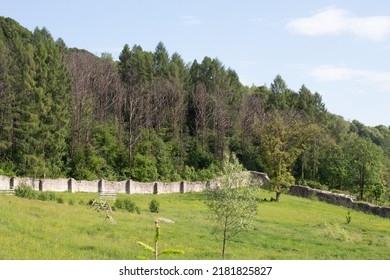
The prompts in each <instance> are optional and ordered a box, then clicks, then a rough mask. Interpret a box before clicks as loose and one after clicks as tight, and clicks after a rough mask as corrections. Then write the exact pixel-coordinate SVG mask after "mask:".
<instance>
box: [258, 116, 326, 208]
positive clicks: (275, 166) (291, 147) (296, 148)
mask: <svg viewBox="0 0 390 280" xmlns="http://www.w3.org/2000/svg"><path fill="white" fill-rule="evenodd" d="M258 123H259V125H258V129H257V132H256V133H257V137H258V139H259V141H260V143H261V151H260V153H261V155H262V158H263V162H264V164H265V170H266V172H267V174H268V176H269V177H270V178H271V183H270V188H271V190H273V191H275V192H276V201H279V197H280V194H281V193H282V192H283V191H285V190H287V189H288V187H289V186H291V185H292V184H294V182H295V178H294V177H293V175H292V174H291V169H292V167H293V165H294V163H295V162H296V160H297V158H298V157H299V156H300V155H301V153H302V152H303V151H304V149H305V144H306V142H307V141H308V140H309V139H310V138H312V137H315V134H316V133H317V132H318V131H319V128H318V126H316V125H315V124H307V123H306V122H305V121H303V120H301V119H300V116H299V115H298V114H296V113H294V112H292V111H291V112H288V113H285V114H283V113H281V112H279V111H273V112H271V113H270V114H268V115H267V119H266V120H265V121H264V122H260V120H259V121H258Z"/></svg>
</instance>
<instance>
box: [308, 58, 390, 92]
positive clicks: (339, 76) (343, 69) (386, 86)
mask: <svg viewBox="0 0 390 280" xmlns="http://www.w3.org/2000/svg"><path fill="white" fill-rule="evenodd" d="M309 76H311V77H313V78H315V79H317V80H319V81H324V82H335V81H356V82H360V83H364V84H369V85H373V86H375V87H376V88H378V89H379V90H381V91H390V72H386V71H375V70H369V69H359V68H351V67H347V66H342V65H327V64H326V65H319V66H317V67H314V68H312V69H311V70H310V71H309Z"/></svg>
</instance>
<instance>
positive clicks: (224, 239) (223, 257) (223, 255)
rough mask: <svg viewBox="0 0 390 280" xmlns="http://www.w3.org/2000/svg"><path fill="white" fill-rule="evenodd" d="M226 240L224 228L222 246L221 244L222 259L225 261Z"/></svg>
mask: <svg viewBox="0 0 390 280" xmlns="http://www.w3.org/2000/svg"><path fill="white" fill-rule="evenodd" d="M226 239H227V229H226V227H225V229H224V231H223V244H222V259H223V260H224V259H225V251H226Z"/></svg>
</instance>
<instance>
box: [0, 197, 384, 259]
mask: <svg viewBox="0 0 390 280" xmlns="http://www.w3.org/2000/svg"><path fill="white" fill-rule="evenodd" d="M58 195H61V197H62V198H63V199H64V203H63V204H59V203H57V202H52V201H39V200H28V199H23V198H18V197H6V196H2V195H1V196H0V212H1V213H2V215H1V216H0V222H1V225H2V226H1V227H0V236H1V237H0V246H1V248H2V250H1V251H0V259H2V260H12V259H40V260H47V259H54V260H57V259H60V260H63V259H72V260H73V259H81V260H82V259H104V260H105V259H108V260H125V259H126V260H129V259H130V260H135V259H137V258H138V257H140V256H146V257H149V258H151V256H148V255H146V253H145V251H143V250H142V249H141V248H140V247H139V246H138V245H137V242H138V241H143V242H145V243H149V244H150V243H152V242H153V236H154V219H155V218H156V217H164V218H168V219H171V220H174V221H175V223H174V224H161V240H160V242H159V243H160V246H161V248H162V249H164V248H176V249H182V250H184V251H185V254H184V255H176V256H164V259H186V260H208V259H219V258H220V246H221V244H220V241H219V240H216V239H215V237H214V236H213V235H212V234H211V222H210V221H209V220H208V219H207V216H208V211H207V208H206V206H205V204H204V202H203V194H175V195H174V194H169V195H158V196H155V195H154V196H153V195H130V196H128V195H127V196H126V195H122V196H120V198H125V197H127V198H130V199H131V200H132V201H133V202H134V203H135V204H136V205H137V206H139V208H140V210H141V213H140V214H136V213H128V212H125V211H123V210H117V211H114V212H113V214H112V216H113V217H114V219H115V220H116V221H117V224H116V225H111V224H110V223H109V222H108V221H106V222H103V220H104V216H105V215H104V213H98V212H96V211H94V210H93V209H91V208H90V207H89V206H87V205H80V204H79V203H80V202H82V203H83V202H84V203H85V202H87V201H88V200H89V199H91V198H96V197H94V196H97V194H88V193H84V194H81V193H78V194H70V193H62V194H58ZM269 195H270V194H269V193H266V192H264V191H262V192H261V193H260V195H259V197H260V198H262V197H264V196H266V197H268V196H269ZM153 198H155V199H157V200H158V201H159V202H160V213H158V214H155V213H150V212H149V207H148V205H149V202H150V201H151V200H152V199H153ZM69 201H73V203H74V204H73V203H70V204H72V205H70V204H69ZM346 216H347V209H346V208H343V207H337V206H333V205H329V204H326V203H322V202H318V201H315V200H310V199H302V198H297V197H292V196H289V195H285V196H283V201H282V202H281V203H269V202H260V203H259V205H258V213H257V217H256V218H255V221H254V223H253V224H252V226H251V227H250V228H249V229H248V230H246V231H244V232H242V233H240V234H239V235H238V236H237V237H235V238H234V239H233V240H232V241H231V242H229V244H228V249H227V252H226V258H227V259H242V260H248V259H255V260H261V259H282V260H284V259H296V260H311V259H320V260H328V259H330V260H333V259H344V260H351V259H363V260H371V259H372V260H388V259H390V220H389V219H384V218H379V217H376V216H372V215H367V214H363V213H361V212H355V211H352V212H351V222H350V223H349V224H347V223H346ZM161 258H163V257H161Z"/></svg>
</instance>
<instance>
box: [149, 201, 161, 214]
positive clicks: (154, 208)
mask: <svg viewBox="0 0 390 280" xmlns="http://www.w3.org/2000/svg"><path fill="white" fill-rule="evenodd" d="M149 210H150V212H152V213H158V212H160V203H159V202H158V201H157V200H155V199H152V201H150V203H149Z"/></svg>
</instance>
